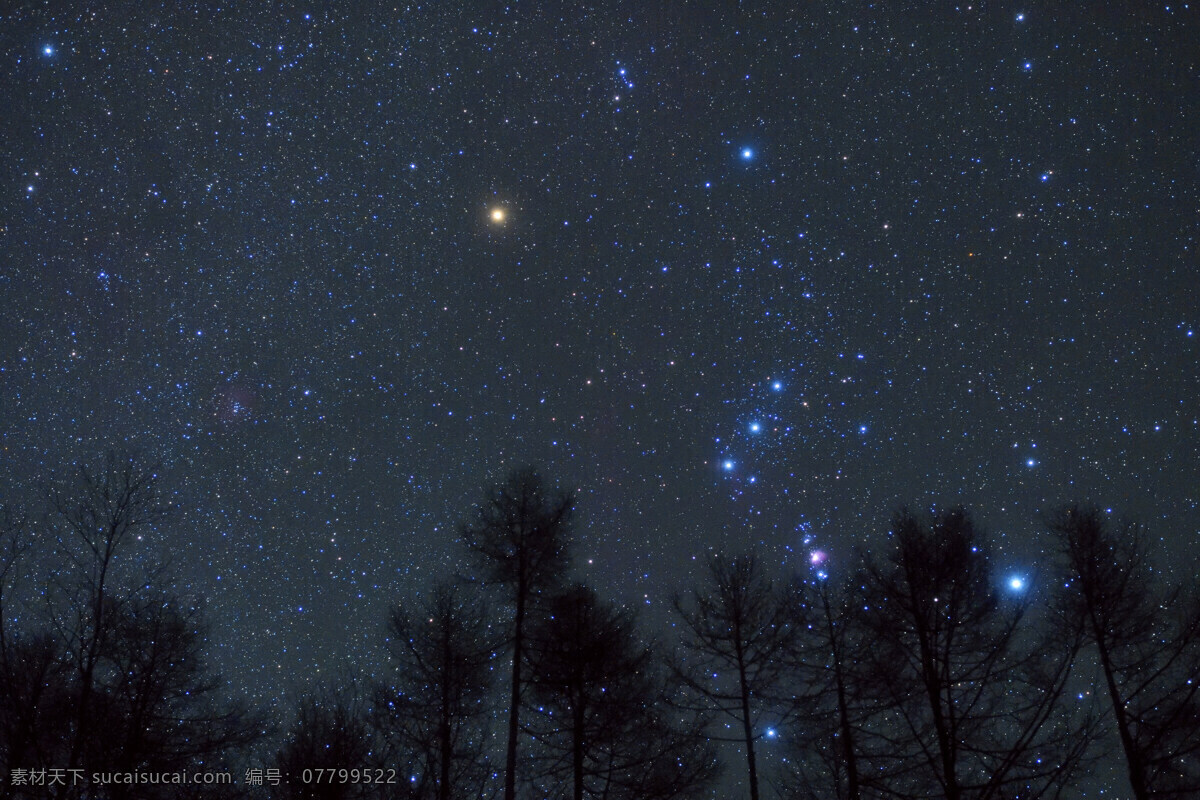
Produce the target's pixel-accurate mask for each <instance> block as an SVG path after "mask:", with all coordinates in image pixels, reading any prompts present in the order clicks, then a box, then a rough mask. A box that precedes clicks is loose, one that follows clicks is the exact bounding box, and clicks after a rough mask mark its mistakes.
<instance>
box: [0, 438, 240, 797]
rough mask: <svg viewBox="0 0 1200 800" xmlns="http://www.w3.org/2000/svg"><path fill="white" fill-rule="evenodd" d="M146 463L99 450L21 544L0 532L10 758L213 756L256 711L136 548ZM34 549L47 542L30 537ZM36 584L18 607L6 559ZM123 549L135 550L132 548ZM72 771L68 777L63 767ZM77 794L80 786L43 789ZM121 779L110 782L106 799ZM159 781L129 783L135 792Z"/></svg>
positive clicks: (146, 500)
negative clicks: (19, 561)
mask: <svg viewBox="0 0 1200 800" xmlns="http://www.w3.org/2000/svg"><path fill="white" fill-rule="evenodd" d="M154 483H155V478H154V474H153V471H152V470H148V469H145V468H143V467H141V466H140V465H139V464H138V463H137V462H136V461H135V460H133V459H118V458H117V457H115V456H113V455H110V456H109V457H108V458H107V459H106V460H105V462H104V464H103V466H102V467H101V468H100V469H98V470H89V469H86V468H85V469H82V470H81V471H80V476H79V481H78V483H77V484H76V485H74V486H73V487H72V486H68V485H62V484H60V485H59V486H57V487H56V488H55V489H54V490H53V491H52V492H51V495H50V512H49V513H48V514H47V515H46V518H45V523H44V524H45V528H46V531H47V532H48V533H49V534H50V535H49V536H43V537H41V538H40V539H37V538H34V539H33V540H31V545H32V546H30V547H29V548H28V549H27V550H26V549H23V548H21V547H17V548H13V547H12V546H11V540H10V539H9V538H8V537H6V541H5V547H6V548H7V549H6V550H5V551H4V552H5V553H6V555H5V556H4V557H3V558H4V561H3V562H0V587H3V588H0V673H2V677H3V687H2V688H0V709H2V711H3V714H2V715H0V716H2V717H3V722H2V723H0V735H2V738H3V750H2V752H3V754H4V756H5V760H6V762H7V763H6V765H5V766H9V765H11V767H12V768H57V769H63V770H80V771H82V772H83V773H84V774H87V773H91V772H93V771H97V770H99V771H111V772H137V771H145V770H153V771H175V770H180V769H183V768H185V767H187V766H191V765H194V764H197V763H200V762H205V763H208V764H214V763H215V762H219V761H220V760H221V759H222V758H224V757H225V756H226V755H227V754H229V753H231V752H233V751H235V750H238V749H239V748H241V747H244V746H246V745H248V744H249V743H250V742H251V741H253V740H254V739H255V738H257V737H258V736H259V735H260V733H261V728H262V725H261V721H260V720H258V719H256V718H253V717H251V716H250V715H248V714H247V713H246V712H245V710H244V708H243V707H241V706H240V705H238V704H236V703H232V702H229V701H228V700H227V699H226V698H225V697H224V696H223V693H222V692H221V691H220V689H219V687H220V685H221V681H220V680H219V678H217V677H216V676H214V675H212V674H211V673H210V672H209V670H208V668H207V666H206V664H205V662H204V659H203V647H204V638H205V626H204V621H203V614H202V611H201V609H200V608H199V606H198V605H197V604H195V603H190V602H184V601H182V600H180V599H179V598H177V597H175V596H173V595H172V594H171V593H170V592H168V591H165V590H164V589H163V588H162V581H161V580H160V579H161V575H160V574H159V573H158V572H157V571H156V570H155V569H154V568H153V567H151V568H150V569H149V570H146V569H143V566H142V564H143V562H145V563H150V564H153V563H154V560H153V559H152V558H151V559H147V558H144V556H141V555H140V554H137V551H138V549H139V548H138V544H139V540H140V539H142V538H143V537H144V536H145V534H146V533H147V532H149V531H150V530H151V528H150V525H151V523H152V522H154V521H156V520H158V519H160V518H161V515H162V508H161V507H160V506H159V505H158V503H157V493H156V490H155V486H154ZM36 545H48V547H37V546H36ZM22 554H25V555H28V562H27V563H25V564H23V565H22V567H21V569H20V570H19V571H20V572H22V573H27V574H29V575H36V576H39V577H40V570H41V569H42V568H43V567H46V565H47V564H49V569H51V570H52V571H51V573H50V576H49V578H48V579H46V580H34V579H33V578H31V579H30V580H31V582H35V583H37V585H38V586H39V587H41V588H39V589H38V591H36V592H33V593H31V594H32V596H33V597H35V598H37V602H25V603H23V604H22V605H21V607H20V609H19V613H13V609H10V608H8V606H7V605H6V603H4V600H5V597H4V595H6V594H7V588H8V587H9V585H10V583H9V577H10V575H11V574H12V572H13V564H14V563H15V561H14V558H15V557H16V556H19V555H22ZM135 554H137V555H135ZM67 774H72V773H69V772H68V773H67ZM45 789H46V790H45V792H43V794H45V795H47V796H54V797H77V796H80V795H81V794H82V793H83V792H84V791H85V789H84V784H82V783H77V782H75V781H74V780H71V781H68V782H67V785H65V786H63V785H55V786H47V787H45ZM131 789H132V787H131V786H129V785H115V784H114V785H113V786H112V787H111V788H110V789H109V790H108V794H110V795H111V796H112V797H114V798H121V797H125V796H128V794H129V791H130V790H131ZM165 791H166V790H165V789H164V788H163V787H159V786H154V787H147V786H139V787H138V788H137V793H138V796H144V797H157V796H162V795H163V793H164V792H165Z"/></svg>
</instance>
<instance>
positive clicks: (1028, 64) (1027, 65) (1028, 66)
mask: <svg viewBox="0 0 1200 800" xmlns="http://www.w3.org/2000/svg"><path fill="white" fill-rule="evenodd" d="M1021 68H1022V69H1024V70H1025V71H1026V72H1029V70H1031V69H1033V62H1032V61H1026V62H1025V63H1024V64H1022V65H1021Z"/></svg>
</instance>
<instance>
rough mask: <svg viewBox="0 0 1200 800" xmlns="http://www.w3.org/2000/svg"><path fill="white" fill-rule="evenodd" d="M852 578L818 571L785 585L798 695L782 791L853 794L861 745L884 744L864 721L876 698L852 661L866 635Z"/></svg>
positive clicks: (861, 655) (839, 797)
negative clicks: (789, 594)
mask: <svg viewBox="0 0 1200 800" xmlns="http://www.w3.org/2000/svg"><path fill="white" fill-rule="evenodd" d="M854 577H855V575H853V574H852V575H850V576H849V578H847V579H844V580H843V583H844V584H845V585H835V584H834V583H833V581H832V579H831V578H830V577H829V575H828V573H827V572H825V571H824V570H821V571H819V572H816V571H814V574H813V575H811V576H810V577H808V578H807V579H798V580H797V581H796V582H795V583H794V584H793V593H792V614H793V621H794V624H795V626H796V629H797V636H796V639H795V642H794V647H793V650H792V651H791V652H790V653H788V654H787V660H788V666H789V668H790V670H791V672H792V676H793V682H794V685H795V688H796V690H797V692H798V694H797V695H796V697H795V699H794V700H793V702H794V703H795V706H796V711H795V719H796V721H795V723H794V724H793V725H792V726H790V729H789V733H788V738H789V741H788V742H787V745H788V747H789V752H790V757H789V758H788V759H787V762H788V763H787V766H788V769H787V776H786V778H785V780H784V782H783V785H784V793H785V794H786V795H787V796H789V797H797V798H806V800H817V798H836V800H861V798H862V797H863V796H864V790H863V784H864V777H866V776H865V775H864V765H863V761H864V757H865V756H866V755H867V753H868V747H869V746H870V745H874V746H876V747H880V749H883V750H884V751H886V750H887V748H888V745H887V743H886V742H883V743H881V742H880V741H879V737H878V736H876V735H875V734H874V733H873V731H872V729H871V727H870V725H869V723H870V722H871V721H872V718H873V716H874V715H875V713H876V712H877V709H878V707H879V705H880V704H879V703H878V698H874V697H872V696H871V695H870V693H869V685H868V684H869V682H868V681H866V680H864V679H863V677H864V676H863V674H862V671H861V670H860V669H859V666H858V665H859V663H860V662H861V661H863V660H864V659H865V658H866V653H865V648H866V647H868V646H869V640H868V637H867V636H866V635H865V632H866V631H865V626H863V625H862V624H861V622H860V620H859V618H858V616H857V615H856V613H855V606H854V592H853V586H854V584H853V583H852V581H853V578H854ZM868 774H869V773H868ZM871 777H875V776H874V775H872V776H871Z"/></svg>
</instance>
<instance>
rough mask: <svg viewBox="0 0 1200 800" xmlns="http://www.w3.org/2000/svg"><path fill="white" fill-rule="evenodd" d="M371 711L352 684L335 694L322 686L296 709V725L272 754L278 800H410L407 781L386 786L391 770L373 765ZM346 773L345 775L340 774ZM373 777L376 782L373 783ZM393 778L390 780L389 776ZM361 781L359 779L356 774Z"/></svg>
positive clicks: (349, 681)
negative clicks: (394, 799) (356, 772)
mask: <svg viewBox="0 0 1200 800" xmlns="http://www.w3.org/2000/svg"><path fill="white" fill-rule="evenodd" d="M375 745H376V740H375V738H374V732H373V727H372V725H371V711H370V709H369V707H368V705H367V703H366V701H365V698H364V697H363V696H362V692H361V690H360V689H359V686H358V684H357V682H356V681H353V680H348V681H346V682H344V685H342V686H341V687H339V688H332V687H330V686H323V687H320V688H318V689H317V690H315V691H314V692H313V693H312V694H310V695H308V696H307V697H304V698H302V699H301V700H300V702H299V703H298V707H297V709H296V717H295V721H294V722H293V723H292V725H291V728H290V730H289V732H288V735H287V738H286V740H285V741H284V743H283V745H282V747H280V749H279V750H278V752H276V754H275V759H274V764H275V767H276V769H278V770H279V772H280V779H281V780H280V783H279V784H277V785H274V786H272V787H271V796H272V797H273V798H276V799H277V800H361V799H363V798H375V797H383V796H385V793H388V792H390V791H391V790H392V789H393V788H398V789H399V792H400V794H399V796H400V797H409V796H411V795H409V794H408V793H407V789H408V788H409V787H408V785H407V784H408V780H407V777H406V776H400V779H399V781H398V782H396V783H395V784H392V785H389V784H388V783H387V782H386V781H387V780H388V778H389V774H388V770H390V769H394V766H393V765H391V764H382V763H376V761H375V759H374V758H373V754H374V752H375ZM350 769H360V770H365V772H366V773H367V774H368V777H370V778H372V779H371V780H362V779H360V780H352V779H351V778H352V777H353V776H352V775H351V774H349V773H348V770H350ZM342 770H345V771H347V773H346V774H339V771H342ZM376 775H378V777H379V778H380V780H375V779H374V778H375V777H376ZM391 777H393V778H394V777H395V776H391ZM360 778H361V773H360Z"/></svg>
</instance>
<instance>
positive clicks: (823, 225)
mask: <svg viewBox="0 0 1200 800" xmlns="http://www.w3.org/2000/svg"><path fill="white" fill-rule="evenodd" d="M268 5H269V6H270V8H271V10H269V11H264V10H261V9H262V8H264V7H267V6H268ZM368 5H369V4H367V3H343V4H338V5H336V6H335V7H333V9H332V10H331V7H330V4H324V3H312V4H309V5H303V4H286V3H278V4H257V3H230V4H229V7H228V8H226V9H223V10H214V9H213V7H210V6H209V5H208V4H196V5H191V4H178V5H177V4H175V3H166V4H163V5H162V6H161V7H157V8H155V7H152V6H151V4H147V3H137V2H130V3H124V4H118V3H108V4H99V5H97V4H90V5H88V6H86V8H87V10H86V11H84V10H81V9H83V8H85V7H84V6H83V5H82V4H80V5H79V6H78V7H74V8H73V7H70V4H59V3H25V4H23V5H22V7H20V8H18V9H16V10H12V8H11V6H9V8H10V11H9V12H8V13H6V14H5V15H4V16H3V18H2V19H0V58H2V63H3V78H2V79H0V107H2V109H3V110H2V111H0V141H2V143H3V146H2V147H0V163H2V164H3V173H2V174H3V181H2V182H0V243H2V248H0V252H2V257H3V261H2V263H0V303H2V306H0V403H2V405H0V447H2V450H0V453H2V458H3V470H2V473H3V477H2V478H0V481H2V487H3V491H4V494H5V496H6V497H12V498H17V499H20V500H22V501H29V502H33V501H34V500H36V493H35V491H34V489H33V488H32V487H34V486H35V485H36V484H37V482H38V481H40V480H42V479H43V478H44V477H45V476H46V475H47V474H48V473H49V471H50V470H52V469H56V468H62V467H64V466H69V465H70V464H71V463H73V462H75V461H77V460H84V461H89V462H95V461H96V459H97V458H98V457H101V456H102V455H103V454H104V452H105V451H106V450H109V449H116V450H118V451H120V452H134V453H138V454H141V455H142V456H143V457H145V458H146V459H147V460H150V461H158V462H161V464H162V484H161V485H162V486H163V487H164V489H165V490H167V491H168V493H169V495H170V500H171V502H172V505H173V508H174V510H173V513H172V516H171V518H170V520H169V521H168V522H167V523H164V524H162V525H159V526H158V528H157V529H156V531H155V534H154V536H152V537H150V538H151V539H153V541H147V542H145V543H143V547H144V554H145V557H146V558H148V559H149V558H151V557H158V556H160V555H162V554H169V555H170V556H171V558H172V561H173V564H174V569H175V572H176V574H177V575H178V580H177V588H178V590H179V591H180V592H186V593H195V594H198V595H203V596H205V597H207V598H208V604H209V613H210V617H211V619H212V620H213V631H212V633H211V636H210V646H211V653H212V656H213V658H214V660H215V661H216V663H217V665H218V666H219V667H220V668H221V669H222V671H223V672H224V674H225V676H226V677H227V678H228V679H230V680H231V681H233V682H235V683H236V685H238V686H244V687H247V688H249V689H250V690H251V691H253V692H255V693H257V694H260V695H261V696H263V697H273V696H274V695H273V693H274V692H278V691H280V690H281V687H289V686H296V685H300V686H303V685H305V683H306V682H307V681H309V680H310V679H312V678H314V677H316V676H324V675H328V674H330V673H333V672H335V671H337V670H341V669H345V668H347V667H357V668H365V669H369V668H370V664H371V663H373V660H374V659H377V658H379V657H380V653H381V651H380V642H381V641H382V626H383V616H384V611H385V609H386V607H387V605H388V604H389V603H391V602H394V601H396V600H397V599H399V598H400V597H402V596H404V595H405V594H406V593H408V592H411V591H413V590H416V589H418V588H420V587H422V586H425V585H427V584H428V583H429V582H430V581H431V580H433V579H434V578H437V577H441V576H444V575H448V574H451V573H452V572H453V571H454V570H455V569H459V568H461V569H467V567H466V566H465V564H460V561H461V560H462V551H460V550H459V549H457V547H456V545H455V539H456V536H457V532H456V526H457V524H458V522H459V521H461V520H462V519H463V518H464V517H466V516H467V514H468V513H469V511H470V508H471V504H472V503H473V502H474V501H476V500H477V499H480V498H481V496H482V491H483V488H484V487H485V486H486V485H488V484H489V483H491V482H494V481H495V480H497V479H498V478H500V477H502V476H503V474H504V473H505V472H506V471H507V470H508V469H511V468H513V467H515V466H518V465H521V464H525V463H533V464H538V465H541V466H542V468H543V472H544V474H545V476H546V477H547V478H548V479H550V480H551V481H553V482H555V483H558V484H560V485H562V486H564V487H570V488H576V489H578V492H579V503H578V507H579V518H580V521H579V526H578V535H577V546H576V564H577V565H578V568H579V569H578V571H579V574H580V575H581V576H582V577H583V578H585V579H587V580H588V581H590V582H592V583H593V584H595V585H596V586H597V587H598V588H599V589H600V590H601V591H603V592H605V593H606V594H609V595H610V596H614V597H619V598H621V599H623V600H624V601H625V602H630V603H636V604H638V605H639V606H642V607H644V608H645V609H646V611H647V614H648V615H649V618H650V619H660V618H665V615H666V612H667V610H668V608H669V605H670V602H669V601H670V596H671V593H672V592H673V591H674V590H676V589H678V588H680V587H682V586H684V585H685V584H686V583H687V582H688V581H690V580H691V579H692V578H695V577H698V576H699V575H700V574H701V570H699V569H698V567H699V566H700V565H702V564H703V561H704V555H705V554H706V553H707V552H709V550H710V549H712V548H726V549H729V550H740V549H743V548H746V547H749V546H751V545H758V546H760V547H761V548H763V550H764V551H765V552H766V553H768V554H769V555H770V556H771V557H772V558H776V559H778V561H780V562H783V563H785V564H788V565H794V566H795V567H796V568H797V569H800V568H803V566H804V565H805V564H807V563H808V561H809V558H810V555H811V552H812V551H813V550H814V549H819V550H820V551H821V552H823V553H825V554H827V555H828V562H827V563H828V569H830V570H836V569H837V567H838V564H839V562H840V563H846V562H847V561H848V557H849V555H850V553H851V552H852V551H853V549H854V548H855V547H859V546H862V547H866V548H868V549H870V548H871V547H872V546H873V545H877V543H878V542H880V541H881V540H882V537H883V536H884V534H885V532H886V530H887V522H888V519H889V517H890V515H891V514H892V512H893V511H894V510H895V509H896V508H897V507H898V506H899V505H901V504H910V505H912V506H914V507H918V508H922V507H928V506H929V504H931V503H935V502H936V503H939V504H942V505H945V504H953V503H960V502H961V503H964V504H966V505H968V506H969V507H970V508H971V509H972V510H973V511H974V512H975V514H976V515H977V517H978V519H979V520H980V521H981V522H982V523H983V524H984V526H985V527H986V528H987V529H988V530H989V531H990V533H991V535H992V537H993V540H994V541H995V543H996V545H997V551H998V555H997V558H998V562H999V565H1000V567H1001V568H1002V569H1003V570H1005V571H1006V572H1005V574H1006V575H1008V574H1011V575H1017V576H1020V575H1031V576H1032V575H1034V574H1035V573H1036V570H1037V567H1038V566H1039V565H1044V563H1045V562H1044V556H1045V555H1046V554H1047V553H1048V552H1049V551H1050V548H1051V543H1050V541H1049V538H1048V536H1047V535H1045V534H1043V533H1042V532H1041V530H1042V526H1041V523H1040V521H1039V514H1040V513H1041V512H1043V511H1045V510H1047V509H1050V508H1052V507H1054V506H1056V505H1059V504H1061V503H1065V502H1068V501H1074V500H1084V501H1087V500H1091V501H1094V502H1097V503H1099V504H1100V505H1101V506H1102V507H1104V508H1112V509H1114V513H1115V514H1125V515H1128V516H1130V517H1132V518H1135V519H1138V520H1140V521H1142V522H1144V523H1146V524H1147V525H1148V526H1149V528H1150V530H1151V532H1152V535H1153V537H1154V538H1155V539H1157V538H1160V537H1161V539H1162V541H1163V544H1164V552H1165V554H1166V555H1168V556H1169V557H1170V560H1171V561H1172V562H1173V563H1175V564H1176V565H1181V566H1180V567H1179V569H1178V570H1177V571H1179V572H1181V574H1182V575H1184V576H1186V575H1189V574H1194V572H1192V571H1191V570H1192V569H1193V568H1194V566H1193V565H1194V563H1195V552H1196V545H1197V542H1198V537H1200V407H1198V406H1200V401H1198V398H1200V371H1198V370H1197V367H1196V363H1197V357H1198V355H1200V335H1197V331H1200V302H1198V296H1200V292H1198V290H1197V280H1198V270H1197V266H1198V264H1197V246H1198V226H1197V215H1198V207H1200V192H1198V190H1197V171H1198V169H1200V161H1198V160H1197V153H1198V152H1200V102H1198V93H1197V88H1198V78H1200V74H1198V70H1197V60H1198V56H1200V48H1198V47H1197V46H1196V42H1197V41H1200V26H1198V25H1197V13H1196V11H1195V9H1193V8H1189V7H1188V5H1187V4H1183V5H1175V4H1174V3H1171V4H1169V5H1163V4H1158V5H1155V6H1150V5H1146V6H1145V9H1144V10H1136V11H1135V10H1133V7H1134V6H1136V5H1138V4H1129V8H1126V9H1123V10H1121V9H1118V8H1115V7H1112V6H1106V7H1105V8H1104V9H1091V8H1089V9H1088V10H1086V11H1084V10H1083V9H1082V8H1078V9H1077V8H1075V7H1074V5H1073V4H1061V5H1060V4H1056V6H1059V7H1057V8H1055V10H1053V11H1051V10H1048V9H1047V8H1046V7H1039V6H1035V5H1033V4H1026V5H1024V6H1019V5H1003V4H1001V5H990V4H989V5H985V6H980V5H974V6H971V5H959V6H957V7H955V6H952V5H950V4H913V5H912V6H903V5H901V4H895V3H879V4H863V3H841V2H837V3H824V4H821V3H778V4H767V5H762V4H745V5H741V6H736V7H735V6H734V5H732V4H729V3H720V4H718V3H713V4H692V5H690V6H689V5H685V4H683V3H672V4H661V5H660V4H653V3H645V2H636V3H627V4H619V3H606V4H597V5H594V6H588V7H583V6H578V7H576V6H573V7H572V8H571V11H570V14H572V15H574V16H569V17H568V16H560V15H559V14H560V13H566V12H561V10H560V9H557V8H555V9H549V8H548V7H549V6H551V5H553V4H538V3H511V4H506V5H505V4H493V3H479V4H459V3H438V4H429V5H413V6H390V5H389V6H382V5H381V6H378V7H374V8H368Z"/></svg>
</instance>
